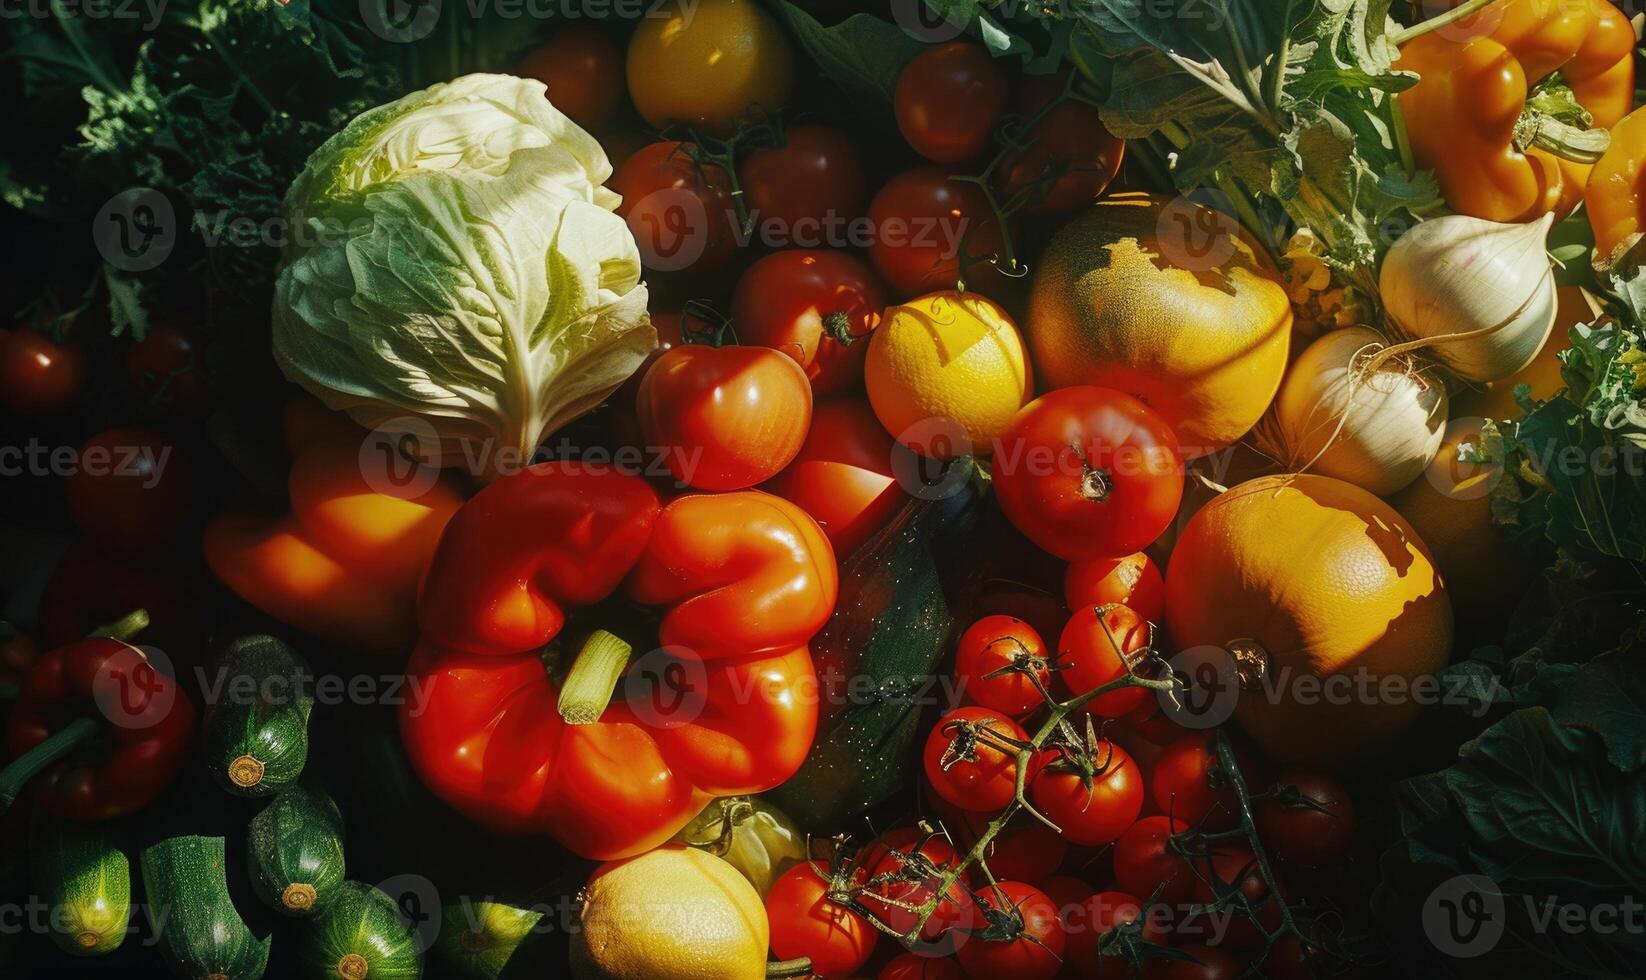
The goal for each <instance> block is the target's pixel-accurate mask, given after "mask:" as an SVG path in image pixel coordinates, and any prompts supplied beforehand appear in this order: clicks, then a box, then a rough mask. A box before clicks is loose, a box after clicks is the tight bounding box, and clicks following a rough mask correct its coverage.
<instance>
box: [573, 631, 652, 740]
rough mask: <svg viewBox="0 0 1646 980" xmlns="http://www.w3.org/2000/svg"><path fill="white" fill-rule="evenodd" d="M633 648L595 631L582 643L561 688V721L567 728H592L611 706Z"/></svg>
mask: <svg viewBox="0 0 1646 980" xmlns="http://www.w3.org/2000/svg"><path fill="white" fill-rule="evenodd" d="M633 652H634V648H633V647H631V646H629V644H628V643H627V642H626V641H624V640H623V639H622V638H621V637H619V636H617V635H615V634H612V633H608V632H606V631H605V630H595V631H594V632H593V633H591V634H589V638H588V639H587V640H584V641H583V649H581V650H579V651H578V652H577V659H576V660H574V661H573V662H572V669H571V671H570V672H569V673H567V674H566V682H565V683H564V684H562V685H561V686H560V704H559V711H560V717H562V718H564V719H566V724H568V725H592V724H594V723H595V722H597V721H599V720H600V716H601V715H602V714H604V713H605V711H606V705H608V704H610V703H611V700H612V692H613V691H615V690H616V688H617V681H618V678H620V677H622V676H623V670H624V668H626V667H628V665H629V654H631V653H633Z"/></svg>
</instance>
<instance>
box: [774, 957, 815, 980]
mask: <svg viewBox="0 0 1646 980" xmlns="http://www.w3.org/2000/svg"><path fill="white" fill-rule="evenodd" d="M811 975H812V961H811V959H810V958H808V957H805V956H802V957H800V958H799V959H793V960H778V961H776V962H775V963H767V964H766V976H768V977H809V976H811Z"/></svg>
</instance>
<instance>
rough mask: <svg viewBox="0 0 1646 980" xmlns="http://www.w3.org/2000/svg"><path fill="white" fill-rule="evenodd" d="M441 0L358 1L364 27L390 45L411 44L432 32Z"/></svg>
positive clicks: (437, 17) (438, 19)
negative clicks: (364, 23)
mask: <svg viewBox="0 0 1646 980" xmlns="http://www.w3.org/2000/svg"><path fill="white" fill-rule="evenodd" d="M441 6H442V0H360V17H361V19H362V20H364V21H365V22H366V29H367V30H369V31H371V32H372V33H373V34H375V35H377V36H378V37H380V38H382V39H383V40H385V41H388V42H390V43H391V44H411V43H412V42H414V41H421V40H423V39H424V38H426V37H428V36H429V35H430V34H432V33H434V26H435V24H437V23H439V21H440V10H441Z"/></svg>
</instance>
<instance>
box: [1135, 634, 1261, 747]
mask: <svg viewBox="0 0 1646 980" xmlns="http://www.w3.org/2000/svg"><path fill="white" fill-rule="evenodd" d="M1167 666H1169V667H1170V668H1171V672H1172V677H1174V678H1175V679H1176V681H1177V683H1176V684H1174V685H1173V686H1172V689H1171V690H1160V691H1157V692H1155V696H1156V697H1157V698H1158V699H1159V701H1160V709H1161V711H1163V712H1165V714H1166V717H1168V718H1170V719H1171V720H1172V721H1174V722H1176V723H1177V724H1178V725H1181V726H1182V727H1184V728H1188V729H1194V730H1203V729H1207V728H1216V727H1217V726H1218V725H1221V724H1223V723H1224V722H1226V721H1228V720H1229V718H1230V717H1231V716H1232V715H1233V714H1234V711H1235V705H1237V704H1239V703H1240V674H1239V672H1238V671H1237V670H1236V668H1235V662H1234V657H1232V656H1230V655H1229V651H1227V650H1225V649H1223V648H1222V647H1216V646H1211V645H1204V646H1196V647H1190V648H1188V649H1187V650H1184V651H1183V652H1182V653H1179V654H1178V655H1177V656H1175V657H1173V658H1172V659H1171V660H1170V661H1168V662H1167Z"/></svg>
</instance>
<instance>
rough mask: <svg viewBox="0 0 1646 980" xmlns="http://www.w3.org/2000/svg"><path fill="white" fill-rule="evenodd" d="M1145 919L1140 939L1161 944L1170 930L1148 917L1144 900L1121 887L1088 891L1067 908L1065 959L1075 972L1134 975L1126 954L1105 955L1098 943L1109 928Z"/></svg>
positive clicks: (1094, 975)
mask: <svg viewBox="0 0 1646 980" xmlns="http://www.w3.org/2000/svg"><path fill="white" fill-rule="evenodd" d="M1138 919H1143V925H1142V926H1141V927H1140V933H1139V939H1140V940H1141V941H1143V942H1151V943H1157V944H1161V943H1164V942H1165V938H1166V933H1165V930H1164V929H1161V928H1159V926H1158V923H1156V922H1155V920H1154V918H1153V917H1146V916H1145V915H1144V911H1143V900H1142V899H1140V898H1138V897H1137V896H1136V895H1129V894H1127V893H1126V892H1121V891H1102V892H1097V893H1095V894H1090V895H1088V896H1087V897H1086V898H1085V899H1084V900H1083V901H1082V902H1081V903H1080V904H1079V905H1078V906H1077V907H1075V908H1073V909H1069V910H1066V911H1065V914H1064V917H1063V921H1064V930H1065V931H1066V932H1067V933H1068V936H1069V940H1068V942H1067V943H1066V944H1065V945H1064V949H1065V956H1064V960H1065V962H1067V964H1068V965H1069V967H1070V968H1071V969H1072V972H1073V974H1074V975H1075V976H1081V977H1116V978H1119V977H1130V976H1131V975H1132V967H1131V964H1130V963H1129V962H1128V961H1127V959H1126V958H1125V957H1123V956H1114V955H1103V956H1099V955H1098V952H1097V946H1098V943H1099V942H1101V941H1102V939H1103V936H1104V935H1105V934H1106V933H1108V932H1109V931H1111V930H1113V929H1116V928H1118V927H1120V926H1124V925H1128V924H1130V923H1133V922H1136V921H1138Z"/></svg>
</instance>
